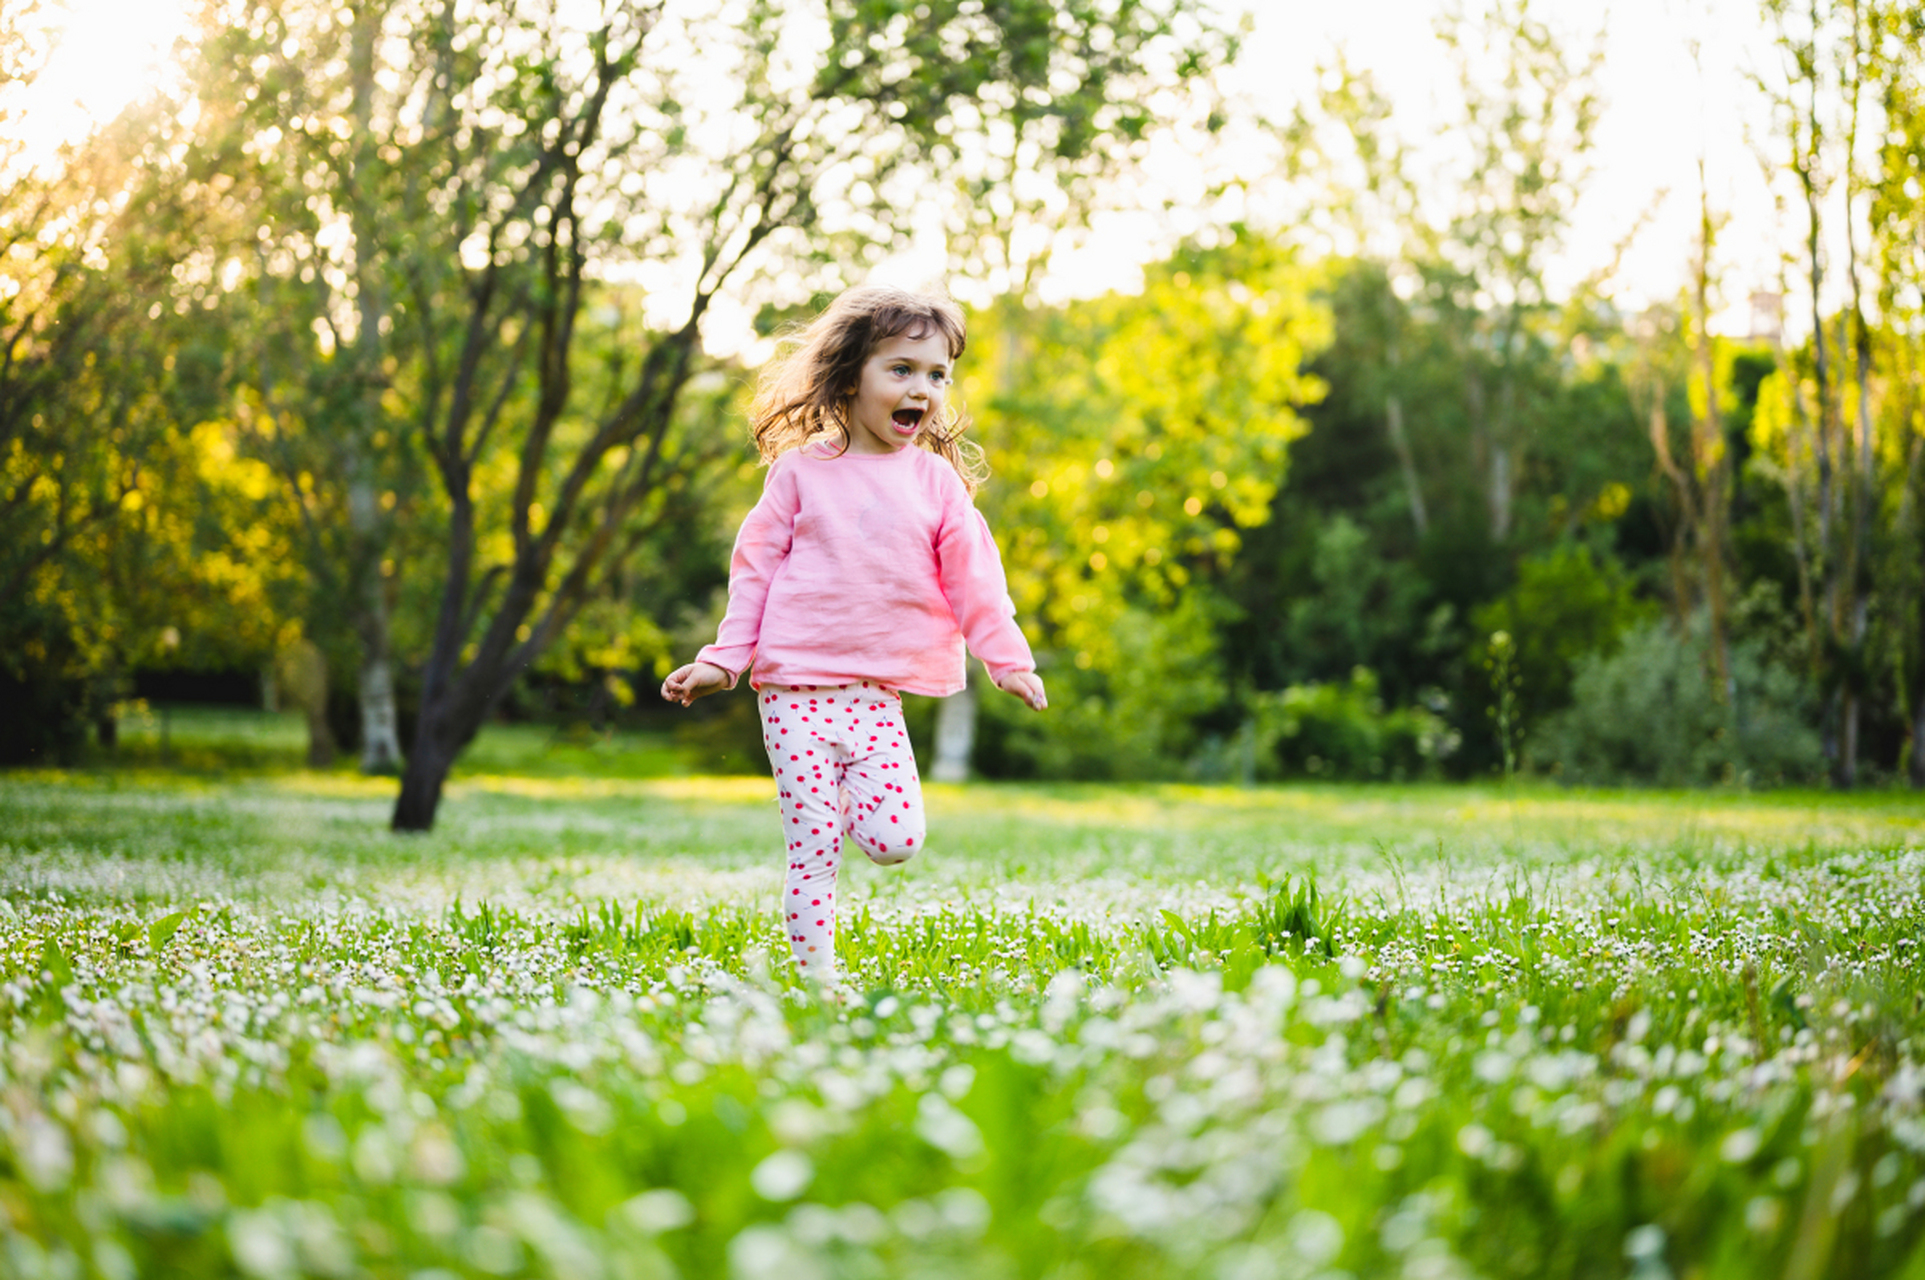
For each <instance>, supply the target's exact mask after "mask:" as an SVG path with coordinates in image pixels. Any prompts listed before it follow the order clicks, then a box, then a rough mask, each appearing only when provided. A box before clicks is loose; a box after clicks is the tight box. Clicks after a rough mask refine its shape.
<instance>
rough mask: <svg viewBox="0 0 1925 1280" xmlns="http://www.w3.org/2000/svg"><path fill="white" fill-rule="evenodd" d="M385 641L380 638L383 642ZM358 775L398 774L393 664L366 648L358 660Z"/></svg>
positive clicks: (398, 722) (381, 655)
mask: <svg viewBox="0 0 1925 1280" xmlns="http://www.w3.org/2000/svg"><path fill="white" fill-rule="evenodd" d="M383 630H384V631H385V628H383ZM386 638H387V637H386V636H385V635H383V637H382V639H383V640H386ZM384 649H385V646H384ZM361 772H362V773H378V774H396V773H399V772H401V732H400V717H399V715H398V714H397V713H396V711H395V706H394V663H393V661H392V660H391V659H390V658H389V657H388V655H387V653H386V652H382V653H381V654H379V655H378V656H376V655H374V654H373V653H371V652H370V651H368V650H365V649H364V650H363V651H362V659H361Z"/></svg>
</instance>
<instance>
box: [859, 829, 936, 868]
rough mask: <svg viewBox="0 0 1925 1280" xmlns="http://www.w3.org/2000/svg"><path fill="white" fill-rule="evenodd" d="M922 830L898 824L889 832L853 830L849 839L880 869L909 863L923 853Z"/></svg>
mask: <svg viewBox="0 0 1925 1280" xmlns="http://www.w3.org/2000/svg"><path fill="white" fill-rule="evenodd" d="M922 834H923V833H922V828H921V827H920V826H916V827H905V826H903V825H902V824H900V823H898V824H896V825H895V826H892V827H891V828H890V829H889V830H887V831H880V832H878V831H864V830H862V829H860V828H857V829H854V830H851V831H850V832H849V838H850V839H852V840H854V841H855V843H856V848H858V849H860V850H862V853H863V856H864V857H866V858H868V859H869V861H871V862H873V863H875V864H876V865H877V866H879V867H894V866H899V865H901V864H902V863H905V862H907V861H909V859H911V858H913V857H915V856H916V854H918V853H920V852H921V851H922Z"/></svg>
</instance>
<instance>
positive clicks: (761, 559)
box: [662, 455, 800, 706]
mask: <svg viewBox="0 0 1925 1280" xmlns="http://www.w3.org/2000/svg"><path fill="white" fill-rule="evenodd" d="M799 505H800V496H799V494H798V492H797V490H796V486H795V476H794V473H793V471H792V469H791V465H790V458H789V456H788V455H784V456H783V457H780V458H777V459H776V460H775V461H774V462H773V463H772V464H770V466H769V475H768V479H767V480H766V481H764V482H763V486H762V498H761V500H760V501H758V502H757V503H756V504H755V506H754V508H753V509H751V510H750V512H749V514H748V516H747V517H746V518H745V519H744V520H743V521H742V528H741V530H740V531H738V532H737V533H736V535H735V550H734V552H733V553H732V554H731V555H730V556H729V608H728V612H727V614H725V615H724V616H723V618H722V625H721V627H719V628H718V629H717V631H716V635H715V643H714V644H712V645H709V646H707V647H706V648H704V649H703V650H702V651H701V652H700V653H698V654H696V655H695V661H694V662H691V663H689V664H688V665H687V666H684V667H680V668H678V669H677V670H676V671H675V673H674V674H673V675H671V676H670V677H669V678H668V680H667V681H665V682H664V683H663V685H662V697H664V698H666V699H667V700H668V701H670V702H679V703H681V704H682V705H683V706H687V705H688V704H689V703H691V702H693V701H694V700H695V699H697V698H699V697H701V696H702V695H703V694H707V693H714V692H715V691H717V690H718V689H733V688H734V687H735V682H736V681H737V680H739V679H741V677H742V673H743V672H745V671H747V670H748V669H749V666H750V664H751V663H753V662H754V661H755V648H756V644H757V642H758V641H759V640H760V639H761V635H762V610H763V607H764V606H765V605H766V604H767V603H768V599H769V584H770V583H771V582H773V581H774V580H775V573H776V570H777V569H780V568H781V567H782V562H783V561H784V560H786V559H788V557H789V547H790V546H791V545H792V544H793V542H794V540H795V513H796V510H797V508H798V506H799Z"/></svg>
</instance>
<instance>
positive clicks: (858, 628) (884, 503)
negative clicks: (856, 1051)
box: [662, 286, 1048, 981]
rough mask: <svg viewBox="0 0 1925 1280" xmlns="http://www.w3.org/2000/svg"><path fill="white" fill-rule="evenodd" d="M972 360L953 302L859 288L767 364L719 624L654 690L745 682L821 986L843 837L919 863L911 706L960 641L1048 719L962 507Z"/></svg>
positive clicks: (970, 453)
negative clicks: (747, 496) (756, 466)
mask: <svg viewBox="0 0 1925 1280" xmlns="http://www.w3.org/2000/svg"><path fill="white" fill-rule="evenodd" d="M963 339H964V332H963V317H962V312H961V310H960V309H959V308H958V307H957V306H956V305H955V304H954V303H953V302H950V301H949V300H948V299H947V298H942V297H935V296H930V295H926V294H916V293H908V292H905V291H903V290H900V289H891V288H885V287H876V286H868V287H864V288H858V289H851V290H849V291H848V292H846V293H844V294H842V295H841V296H840V297H838V298H837V299H836V300H835V301H834V302H833V303H831V304H830V305H829V308H828V310H826V311H824V312H823V313H822V315H820V316H818V317H817V318H816V320H815V321H814V322H813V323H811V324H810V325H809V326H808V327H807V328H806V329H804V330H803V331H802V332H801V333H800V334H799V335H797V337H796V339H795V340H794V342H793V344H792V345H793V350H792V351H791V352H790V353H789V354H788V355H787V356H786V357H784V358H780V359H778V360H775V361H772V362H771V363H770V365H769V367H768V369H767V370H766V371H765V372H764V374H763V376H762V381H761V384H760V386H759V387H758V388H757V394H756V397H755V400H754V402H753V404H752V405H751V409H750V416H751V419H752V424H753V427H754V431H755V443H756V447H757V448H758V449H759V450H760V451H761V454H762V458H763V461H764V462H766V463H767V464H768V468H769V473H768V478H767V480H766V481H765V483H764V486H763V490H762V500H761V501H760V502H758V503H756V505H755V509H754V510H752V511H750V512H749V514H748V517H747V519H745V520H743V522H742V529H741V531H740V532H739V533H738V534H737V535H736V538H735V552H734V555H733V556H732V557H731V558H730V561H729V607H728V613H727V615H726V616H725V617H724V618H723V619H722V625H721V629H720V631H719V633H718V634H717V636H716V640H715V643H714V644H712V645H709V646H708V647H707V648H705V649H703V650H702V651H701V652H700V653H699V654H697V655H696V658H695V661H694V662H691V663H689V664H688V665H687V666H684V667H681V668H678V669H677V670H676V671H675V672H674V673H673V674H672V675H670V676H669V678H668V679H667V680H666V681H664V682H663V684H662V697H664V698H666V699H667V700H669V701H670V702H679V703H681V704H682V705H683V706H688V705H689V704H690V703H692V702H693V701H695V699H697V698H699V697H702V696H703V695H705V694H709V693H714V692H716V691H717V690H719V689H732V688H734V687H735V683H736V681H737V680H738V679H740V678H741V676H742V674H743V672H745V671H747V670H749V668H750V666H751V665H753V667H754V671H755V673H754V675H753V676H752V677H751V680H750V683H751V684H752V686H753V687H754V688H755V690H756V692H757V695H758V696H757V706H758V708H759V710H760V711H761V714H762V740H763V743H764V744H765V745H766V746H767V747H768V752H769V764H770V765H771V767H772V768H773V769H774V771H775V780H776V791H777V795H778V798H779V803H780V805H781V810H782V825H783V831H784V835H785V839H786V843H787V847H788V876H787V880H786V883H785V884H784V885H783V889H782V902H783V907H782V914H783V917H784V920H785V922H786V923H787V925H788V931H789V943H790V946H791V948H792V949H793V950H794V952H795V959H796V963H797V964H798V965H799V966H800V967H801V970H802V972H803V973H804V974H806V975H808V976H810V977H812V978H816V979H818V980H822V981H828V980H832V979H834V977H835V976H836V961H835V890H836V873H837V871H838V870H839V869H840V867H841V864H842V842H843V837H844V836H845V835H846V836H847V837H848V838H849V839H850V840H852V841H854V843H855V845H856V846H857V847H858V848H859V849H861V850H862V852H863V853H864V854H866V855H867V856H868V858H869V860H870V861H872V862H875V863H879V864H882V865H885V866H888V865H893V864H896V863H900V862H906V861H907V860H909V859H910V858H912V857H914V856H915V854H916V852H917V851H918V850H919V849H921V848H922V843H923V811H922V788H921V784H920V783H919V781H918V780H917V776H916V758H915V755H914V753H913V752H912V750H911V749H910V746H909V734H908V731H907V729H905V728H904V726H903V720H902V698H901V695H902V694H903V693H924V694H933V695H936V696H939V697H940V696H944V695H947V694H951V693H955V692H956V691H958V690H959V689H961V688H962V687H963V681H964V669H963V662H964V658H963V646H964V642H965V640H966V641H967V643H968V647H969V648H970V649H971V650H973V651H974V652H975V654H976V656H977V657H978V658H980V659H982V662H983V665H984V666H985V667H987V668H988V669H989V674H990V678H991V679H993V680H994V681H995V682H996V686H997V688H999V689H1002V690H1004V691H1005V692H1007V693H1011V694H1014V695H1015V696H1017V697H1019V698H1021V699H1022V700H1023V701H1024V702H1025V703H1027V704H1028V705H1029V706H1030V707H1031V708H1033V709H1034V710H1037V711H1041V710H1042V709H1043V708H1044V707H1045V706H1047V705H1048V699H1047V698H1046V696H1045V694H1044V691H1043V682H1042V679H1041V678H1040V677H1039V676H1037V674H1036V662H1035V659H1034V658H1032V657H1031V656H1030V651H1029V644H1028V642H1027V641H1025V640H1024V639H1023V633H1022V631H1021V630H1020V629H1019V628H1018V627H1017V626H1016V621H1015V606H1014V605H1013V604H1012V603H1011V602H1010V599H1009V589H1008V586H1007V584H1006V582H1005V579H1004V577H1003V566H1002V559H1001V557H1000V555H999V554H998V553H997V550H996V543H995V541H994V540H993V539H992V538H991V537H990V535H989V526H988V525H986V524H985V523H984V522H983V518H982V516H981V515H980V514H978V513H977V511H976V508H975V506H974V504H973V503H972V502H971V501H970V498H971V495H972V494H973V493H974V492H975V490H976V487H977V486H978V485H979V484H980V483H981V480H982V477H983V470H984V468H983V465H982V451H981V450H980V449H978V448H977V447H976V446H975V445H974V444H972V443H970V442H968V441H965V440H964V439H963V438H962V437H963V431H964V429H965V427H966V426H967V425H968V424H967V422H966V420H965V419H964V418H963V416H962V415H961V414H960V413H959V412H958V411H957V410H956V408H955V407H954V406H952V405H950V404H949V403H948V396H949V388H950V382H951V378H952V375H953V371H954V368H955V362H956V360H957V359H958V358H959V357H960V356H961V355H962V352H963Z"/></svg>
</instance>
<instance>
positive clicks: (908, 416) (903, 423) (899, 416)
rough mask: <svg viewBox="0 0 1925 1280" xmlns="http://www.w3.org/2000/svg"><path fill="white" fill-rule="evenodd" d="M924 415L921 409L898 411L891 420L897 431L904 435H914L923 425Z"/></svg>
mask: <svg viewBox="0 0 1925 1280" xmlns="http://www.w3.org/2000/svg"><path fill="white" fill-rule="evenodd" d="M922 414H923V411H922V410H921V409H898V410H896V411H895V412H894V413H892V414H890V415H889V418H890V420H891V421H892V422H894V423H895V424H896V430H898V431H900V432H902V434H904V435H913V434H914V433H915V430H916V428H917V427H920V426H921V425H922Z"/></svg>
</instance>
